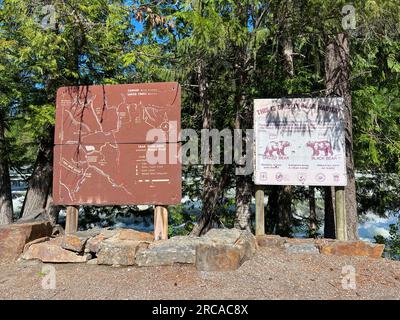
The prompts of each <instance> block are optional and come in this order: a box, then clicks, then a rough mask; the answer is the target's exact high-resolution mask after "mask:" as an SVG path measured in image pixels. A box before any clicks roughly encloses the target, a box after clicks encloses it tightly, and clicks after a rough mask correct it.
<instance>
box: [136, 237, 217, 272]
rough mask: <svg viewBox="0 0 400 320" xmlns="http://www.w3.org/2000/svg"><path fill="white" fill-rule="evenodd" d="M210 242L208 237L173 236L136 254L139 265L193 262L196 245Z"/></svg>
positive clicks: (151, 265) (153, 265) (152, 265)
mask: <svg viewBox="0 0 400 320" xmlns="http://www.w3.org/2000/svg"><path fill="white" fill-rule="evenodd" d="M207 242H208V243H212V240H210V239H208V238H204V237H203V238H199V237H174V238H171V239H169V240H166V241H160V242H156V243H154V244H152V245H150V246H149V248H148V249H147V250H144V251H142V252H140V253H138V255H137V256H136V263H137V265H138V266H139V267H156V266H170V265H173V264H175V263H182V264H194V263H195V262H196V247H197V245H199V244H202V243H207Z"/></svg>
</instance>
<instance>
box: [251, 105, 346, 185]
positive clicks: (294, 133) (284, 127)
mask: <svg viewBox="0 0 400 320" xmlns="http://www.w3.org/2000/svg"><path fill="white" fill-rule="evenodd" d="M254 129H255V137H256V143H255V144H256V161H255V163H256V168H255V182H256V184H259V185H311V186H345V185H346V184H347V175H346V165H345V160H346V155H345V136H344V103H343V99H341V98H325V99H323V98H321V99H263V100H262V99H260V100H255V106H254Z"/></svg>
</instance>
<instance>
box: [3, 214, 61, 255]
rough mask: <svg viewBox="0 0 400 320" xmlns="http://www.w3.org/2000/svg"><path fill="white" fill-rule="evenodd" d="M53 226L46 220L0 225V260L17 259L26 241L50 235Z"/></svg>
mask: <svg viewBox="0 0 400 320" xmlns="http://www.w3.org/2000/svg"><path fill="white" fill-rule="evenodd" d="M52 232H53V228H52V226H51V224H50V222H48V221H37V222H30V223H16V224H11V225H5V226H0V262H11V261H15V260H16V259H18V257H19V256H20V255H21V253H22V252H23V250H24V247H25V245H26V244H27V243H29V242H31V241H34V240H36V239H40V238H44V237H50V236H51V234H52Z"/></svg>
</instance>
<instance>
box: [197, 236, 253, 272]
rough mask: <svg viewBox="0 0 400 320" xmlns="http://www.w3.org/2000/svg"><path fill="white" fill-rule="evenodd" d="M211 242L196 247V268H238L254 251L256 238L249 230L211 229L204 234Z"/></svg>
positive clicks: (201, 269)
mask: <svg viewBox="0 0 400 320" xmlns="http://www.w3.org/2000/svg"><path fill="white" fill-rule="evenodd" d="M205 237H206V238H209V239H212V243H204V244H199V245H198V246H197V247H196V259H195V262H196V268H197V270H199V271H229V270H236V269H238V268H239V267H240V266H241V265H242V264H243V263H244V262H245V261H247V260H249V259H251V258H252V257H253V255H254V254H255V253H256V251H257V248H258V245H257V241H256V238H255V237H254V236H253V234H252V233H251V232H249V231H240V230H237V229H232V230H228V229H221V230H211V231H210V232H208V233H207V235H206V236H205Z"/></svg>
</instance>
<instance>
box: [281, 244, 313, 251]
mask: <svg viewBox="0 0 400 320" xmlns="http://www.w3.org/2000/svg"><path fill="white" fill-rule="evenodd" d="M284 247H285V251H286V252H287V253H289V254H296V253H307V254H319V250H318V248H317V247H316V245H315V244H314V243H285V245H284Z"/></svg>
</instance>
